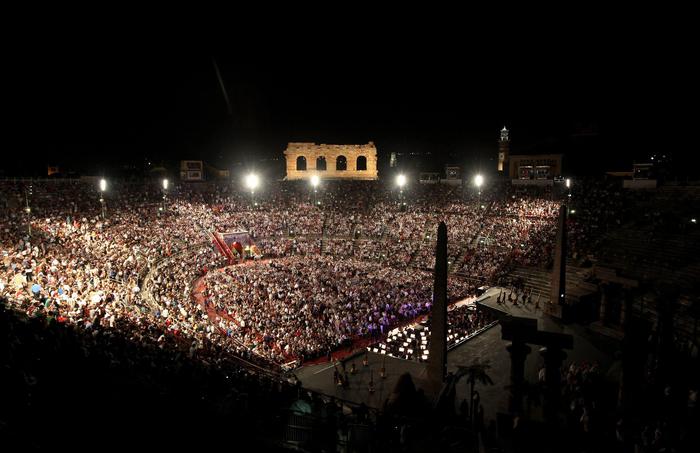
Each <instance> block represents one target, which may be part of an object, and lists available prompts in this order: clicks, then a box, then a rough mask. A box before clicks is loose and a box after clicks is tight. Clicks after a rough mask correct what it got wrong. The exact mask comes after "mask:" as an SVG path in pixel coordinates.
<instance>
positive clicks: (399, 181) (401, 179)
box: [396, 173, 407, 206]
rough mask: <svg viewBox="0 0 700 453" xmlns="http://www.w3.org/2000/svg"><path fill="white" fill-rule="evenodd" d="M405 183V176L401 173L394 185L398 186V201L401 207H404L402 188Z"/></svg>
mask: <svg viewBox="0 0 700 453" xmlns="http://www.w3.org/2000/svg"><path fill="white" fill-rule="evenodd" d="M406 182H407V179H406V175H404V174H403V173H401V174H399V175H398V176H396V185H397V186H399V201H400V202H401V205H402V206H404V205H406V203H405V202H404V201H403V188H404V186H405V185H406Z"/></svg>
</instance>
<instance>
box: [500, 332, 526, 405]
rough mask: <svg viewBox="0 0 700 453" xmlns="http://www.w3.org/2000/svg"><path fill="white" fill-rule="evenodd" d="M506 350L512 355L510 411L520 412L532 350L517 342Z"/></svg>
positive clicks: (514, 341)
mask: <svg viewBox="0 0 700 453" xmlns="http://www.w3.org/2000/svg"><path fill="white" fill-rule="evenodd" d="M506 349H507V350H508V353H509V354H510V411H511V412H520V410H521V409H522V404H523V389H524V387H525V360H526V359H527V355H528V354H529V353H530V352H531V351H532V349H531V348H530V346H528V345H527V344H525V343H524V342H522V341H516V340H513V342H512V343H511V344H510V345H508V346H507V347H506Z"/></svg>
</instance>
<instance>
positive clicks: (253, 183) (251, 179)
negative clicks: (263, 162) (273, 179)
mask: <svg viewBox="0 0 700 453" xmlns="http://www.w3.org/2000/svg"><path fill="white" fill-rule="evenodd" d="M258 184H260V178H258V175H256V174H255V173H250V174H248V176H246V177H245V185H246V187H247V188H249V189H250V190H255V189H256V188H257V187H258Z"/></svg>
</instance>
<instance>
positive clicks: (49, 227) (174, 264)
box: [0, 180, 555, 364]
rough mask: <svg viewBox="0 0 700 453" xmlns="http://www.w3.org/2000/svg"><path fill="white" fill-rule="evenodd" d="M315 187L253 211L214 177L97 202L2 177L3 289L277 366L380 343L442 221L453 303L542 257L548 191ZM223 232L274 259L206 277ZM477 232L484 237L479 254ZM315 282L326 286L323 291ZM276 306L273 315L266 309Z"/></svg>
mask: <svg viewBox="0 0 700 453" xmlns="http://www.w3.org/2000/svg"><path fill="white" fill-rule="evenodd" d="M323 186H324V187H322V188H321V190H319V192H321V193H318V194H317V195H316V196H318V198H319V201H320V202H321V203H320V204H319V205H314V203H313V201H312V199H313V194H312V193H311V192H310V191H309V190H308V188H307V187H305V186H303V185H300V184H295V183H285V184H282V183H279V184H277V183H275V184H271V185H270V187H268V188H267V189H266V190H263V191H261V193H260V194H256V200H255V204H253V203H252V200H251V199H250V197H249V194H247V193H245V192H243V191H238V190H237V189H235V188H233V187H231V186H217V185H214V184H212V185H201V186H187V185H181V186H176V187H174V188H172V189H171V190H170V191H169V192H167V193H164V192H163V190H162V189H161V188H159V187H158V185H156V184H149V183H127V182H115V183H111V184H110V187H109V188H108V190H107V191H105V192H104V193H100V192H99V191H98V190H97V185H96V181H87V182H85V181H71V180H65V181H46V182H14V181H5V182H2V183H0V195H1V197H0V199H1V200H2V203H3V204H4V206H5V208H6V209H5V210H4V211H3V214H2V216H0V227H2V230H3V235H2V249H3V267H2V272H1V273H0V292H1V293H2V296H4V297H6V298H7V300H8V305H9V306H10V307H12V308H14V309H16V310H18V311H21V312H23V313H26V314H28V315H30V316H34V315H38V314H42V315H46V316H51V317H54V318H56V319H57V320H58V321H59V322H61V323H69V324H74V325H77V326H79V327H80V328H83V329H87V330H90V329H93V328H95V326H100V327H104V328H109V329H115V330H120V329H122V328H123V326H125V325H130V326H137V327H140V328H141V329H142V330H143V332H139V333H138V335H135V336H136V337H138V336H151V337H152V338H153V339H155V340H158V341H161V342H162V341H166V338H168V336H169V335H168V334H170V335H173V336H175V337H177V338H181V339H186V340H187V342H188V343H189V345H190V346H189V348H188V349H189V352H188V353H189V354H190V355H192V356H194V355H196V354H197V353H198V351H201V350H204V349H207V348H209V347H211V345H216V346H218V347H222V348H224V349H229V350H231V351H234V352H236V353H238V354H240V355H243V356H245V357H246V358H248V359H249V358H250V357H251V351H254V353H255V355H258V356H262V357H264V358H266V359H269V360H271V361H272V362H273V363H277V364H279V363H283V362H284V361H287V360H289V359H294V358H300V357H301V358H304V357H310V356H313V355H317V354H321V353H324V352H325V351H326V350H328V349H332V348H334V347H337V346H338V345H340V344H342V343H343V342H344V341H346V340H348V339H351V338H356V337H366V336H370V337H371V336H381V335H383V334H385V332H386V330H388V329H389V328H390V327H391V326H393V325H395V324H396V323H399V322H402V321H404V320H408V319H410V318H412V317H416V316H418V315H420V314H423V313H425V312H426V311H427V309H428V308H429V305H430V299H431V297H432V296H431V285H432V278H431V274H430V273H429V272H426V271H429V270H430V269H431V268H432V261H433V260H434V258H433V256H434V243H435V231H436V229H437V224H438V223H439V222H440V221H445V222H447V223H448V225H449V228H448V234H449V239H450V241H449V246H448V247H449V256H450V258H449V259H450V264H451V265H452V264H454V267H455V268H456V269H457V270H458V271H459V272H458V273H457V274H456V277H455V278H453V279H451V283H450V286H451V290H452V291H453V293H454V295H456V296H459V297H466V296H470V295H473V293H474V290H475V286H476V284H482V283H483V282H485V281H489V280H492V279H494V278H497V277H498V275H499V272H503V270H504V264H506V263H507V262H508V261H509V260H511V259H515V260H521V259H527V260H529V261H533V262H535V261H538V260H540V259H546V258H545V255H546V251H545V252H544V253H538V251H537V250H540V249H542V247H543V240H542V239H541V238H542V237H545V236H546V234H547V233H548V228H547V227H548V226H551V219H552V216H551V213H552V212H553V211H554V210H555V209H554V208H553V207H552V205H553V203H554V202H552V201H551V200H548V199H545V198H538V197H537V196H531V197H529V198H528V197H526V196H521V198H518V199H515V201H510V202H508V203H505V204H503V202H502V201H500V195H493V196H488V195H484V197H483V198H482V199H481V200H480V201H481V204H479V203H477V202H476V200H475V199H474V194H471V193H469V192H468V191H466V192H465V191H463V190H462V189H459V188H453V187H442V186H436V187H416V188H415V189H414V190H412V191H411V192H410V196H409V194H408V193H407V194H404V196H405V200H407V203H406V208H404V209H398V208H397V204H396V200H395V198H396V195H397V194H396V193H395V192H394V191H392V190H390V189H388V188H384V187H382V186H381V185H380V183H376V182H369V183H366V184H360V183H350V184H349V185H344V184H341V183H332V182H324V183H323ZM496 192H497V191H494V193H496ZM164 195H167V197H164ZM506 199H507V198H506ZM27 207H30V209H27ZM547 222H550V223H547ZM233 230H246V231H249V232H250V234H251V236H252V237H253V238H254V239H255V241H256V242H257V245H258V249H259V250H261V253H262V255H263V256H264V257H265V258H273V261H264V262H260V263H256V264H253V265H252V266H240V267H229V268H227V269H226V271H225V272H214V273H211V272H210V271H211V270H212V269H216V268H220V267H223V266H224V265H225V264H226V262H225V259H224V257H223V256H221V255H219V254H217V251H216V249H215V248H214V247H213V246H212V245H211V236H210V234H211V233H212V232H215V231H233ZM549 233H551V232H549ZM477 236H485V237H487V238H488V241H486V242H485V243H484V244H480V245H479V246H478V248H473V245H474V242H475V239H476V238H477ZM545 242H546V241H545ZM515 244H517V246H516V245H515ZM411 268H417V269H415V270H413V269H411ZM423 270H425V271H423ZM208 274H210V275H208ZM207 275H208V276H207ZM224 275H227V276H228V278H227V279H225V280H221V279H222V278H224V277H223V276H224ZM203 276H207V279H206V280H205V282H206V284H207V293H206V294H207V300H209V301H211V303H212V305H213V306H214V307H216V310H222V312H223V313H225V314H228V315H230V319H229V318H226V317H214V318H215V319H210V318H212V316H211V313H209V312H208V311H207V307H206V306H204V307H203V306H202V305H201V304H198V303H196V301H195V300H194V299H193V297H192V291H193V289H194V284H195V282H196V281H197V279H198V278H200V277H203ZM460 276H461V277H460ZM280 279H281V280H280ZM285 279H286V281H285ZM209 280H211V281H209ZM292 281H293V282H294V283H293V284H292V283H290V282H292ZM321 281H323V282H324V283H323V284H322V286H323V285H326V286H327V288H322V289H323V291H318V288H317V286H315V285H317V284H318V282H321ZM242 282H246V283H242ZM254 284H255V285H256V286H255V287H253V286H251V285H254ZM294 285H297V288H294ZM278 287H279V288H278ZM212 288H216V289H215V290H212ZM263 288H265V289H263ZM300 288H301V289H300ZM267 290H269V294H267V295H265V294H263V293H262V292H263V291H267ZM273 290H274V291H273ZM263 296H264V297H263ZM265 298H267V299H265ZM271 301H272V302H276V307H267V306H265V304H268V305H272V304H271V303H270V302H271ZM297 305H298V307H297ZM293 307H294V308H293ZM304 307H306V308H304ZM272 308H274V309H272ZM285 312H286V313H287V314H288V313H290V312H291V313H292V314H293V316H290V317H289V319H287V318H285ZM237 317H238V318H237ZM234 321H235V322H234ZM327 321H330V324H326V322H327ZM302 332H305V333H303V334H302ZM310 332H312V334H309V333H310ZM130 335H131V336H134V334H133V333H132V334H130Z"/></svg>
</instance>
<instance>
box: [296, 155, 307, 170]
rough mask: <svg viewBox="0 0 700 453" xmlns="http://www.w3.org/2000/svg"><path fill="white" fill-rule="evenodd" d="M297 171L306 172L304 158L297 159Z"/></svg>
mask: <svg viewBox="0 0 700 453" xmlns="http://www.w3.org/2000/svg"><path fill="white" fill-rule="evenodd" d="M297 171H306V157H304V156H299V157H297Z"/></svg>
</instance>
